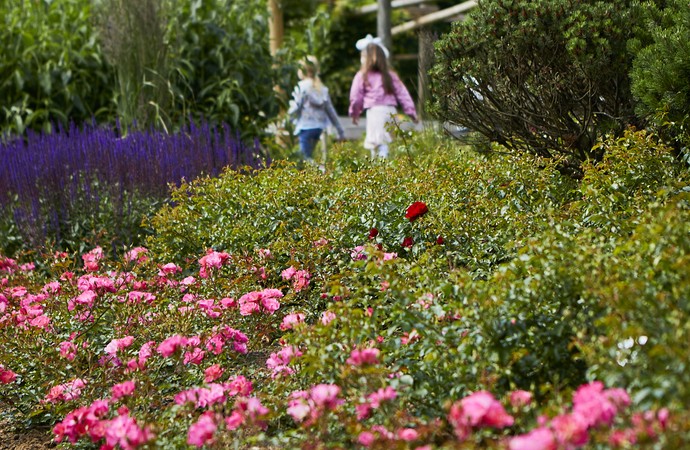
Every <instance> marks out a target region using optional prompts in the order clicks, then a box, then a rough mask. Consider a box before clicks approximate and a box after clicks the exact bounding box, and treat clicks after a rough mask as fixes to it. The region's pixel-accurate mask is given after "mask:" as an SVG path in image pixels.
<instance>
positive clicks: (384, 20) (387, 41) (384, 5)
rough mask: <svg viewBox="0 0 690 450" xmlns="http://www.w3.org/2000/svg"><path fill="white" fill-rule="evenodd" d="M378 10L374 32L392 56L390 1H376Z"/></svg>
mask: <svg viewBox="0 0 690 450" xmlns="http://www.w3.org/2000/svg"><path fill="white" fill-rule="evenodd" d="M378 3H379V9H378V13H377V16H376V31H377V34H378V37H380V38H381V41H382V42H383V45H385V46H386V48H387V49H388V51H389V52H390V57H392V55H393V38H392V35H391V10H392V7H391V0H378Z"/></svg>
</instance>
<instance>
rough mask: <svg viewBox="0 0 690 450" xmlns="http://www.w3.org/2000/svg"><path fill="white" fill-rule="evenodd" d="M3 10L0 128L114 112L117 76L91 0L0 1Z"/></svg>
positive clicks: (37, 126) (43, 125) (39, 126)
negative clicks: (106, 58) (97, 35)
mask: <svg viewBox="0 0 690 450" xmlns="http://www.w3.org/2000/svg"><path fill="white" fill-rule="evenodd" d="M0 16H1V17H2V25H0V55H2V56H1V57H0V80H2V81H0V98H2V99H3V103H2V105H1V108H2V109H1V110H0V134H6V133H9V132H12V133H19V134H21V133H23V132H24V130H26V129H33V130H44V131H46V130H48V129H50V126H51V123H56V122H61V123H63V124H66V123H67V122H69V121H70V120H73V121H76V122H80V123H81V122H84V121H89V120H91V119H92V118H95V119H96V120H99V121H103V120H108V119H110V118H111V117H112V104H111V97H112V95H111V92H112V88H111V86H112V84H113V82H114V78H113V75H112V72H111V71H110V69H109V67H108V66H107V65H106V63H105V61H104V60H103V57H102V54H101V49H100V47H99V45H98V42H97V41H96V40H95V39H94V29H93V26H92V23H91V22H90V18H91V4H90V2H85V1H83V0H66V1H61V2H49V1H29V2H22V4H21V7H19V6H17V5H16V4H15V3H13V2H2V4H0Z"/></svg>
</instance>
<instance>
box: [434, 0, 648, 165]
mask: <svg viewBox="0 0 690 450" xmlns="http://www.w3.org/2000/svg"><path fill="white" fill-rule="evenodd" d="M638 16H639V14H638V11H637V8H636V3H635V2H630V1H623V0H618V1H613V2H603V1H596V0H592V1H589V0H587V1H585V0H580V1H575V2H573V1H569V0H557V1H522V0H520V1H512V0H511V1H508V0H506V1H504V0H492V1H485V2H481V3H480V4H479V6H478V7H477V8H475V9H474V10H473V11H472V12H471V14H470V17H469V19H468V20H466V21H463V22H458V23H457V24H456V26H455V27H454V29H453V31H452V32H451V33H449V34H447V35H445V36H443V37H442V39H441V40H440V41H439V42H438V44H437V52H436V53H437V55H436V57H437V63H436V65H435V67H434V68H433V70H432V78H433V83H432V91H433V94H434V96H435V101H434V102H435V110H436V114H437V115H438V116H439V117H440V118H442V119H444V120H448V121H450V122H452V123H455V124H459V125H462V126H464V127H467V128H469V129H471V130H475V131H478V132H480V133H481V134H483V135H484V136H486V137H487V138H488V139H490V140H491V141H493V142H498V143H500V144H502V145H503V146H505V147H507V148H509V149H513V150H518V151H527V152H531V153H534V154H536V155H540V156H542V157H564V158H565V161H564V162H563V164H564V165H565V166H566V167H567V166H568V165H570V166H571V167H570V169H571V170H573V171H575V173H578V172H579V171H578V170H577V166H579V164H580V163H581V162H583V161H586V160H589V159H595V160H598V159H600V158H601V157H602V153H601V150H602V149H601V148H593V145H594V143H595V142H596V140H597V139H598V138H599V136H601V135H603V134H604V133H606V132H609V131H616V132H618V131H622V129H623V128H624V126H625V125H627V124H628V123H631V122H633V121H634V114H633V102H632V95H631V94H630V87H629V80H628V73H629V71H630V68H631V66H632V58H633V55H632V54H631V53H629V52H628V51H627V50H626V44H627V41H628V40H629V39H630V38H632V37H635V36H636V32H637V31H638V29H639V26H640V24H639V23H638Z"/></svg>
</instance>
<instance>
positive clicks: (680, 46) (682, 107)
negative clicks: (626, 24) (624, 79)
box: [631, 1, 690, 141]
mask: <svg viewBox="0 0 690 450" xmlns="http://www.w3.org/2000/svg"><path fill="white" fill-rule="evenodd" d="M687 6H688V5H687V4H686V3H685V2H682V1H670V2H666V5H665V7H663V8H654V6H653V3H652V4H651V5H650V6H649V9H650V19H649V22H650V25H649V26H650V28H651V33H652V38H653V43H651V44H650V45H648V46H646V47H645V46H644V45H643V43H636V46H635V47H636V48H635V50H637V56H636V57H635V61H634V65H633V70H632V72H631V78H632V92H633V94H634V95H635V97H636V98H637V99H638V104H637V111H638V113H639V114H640V115H641V116H642V117H644V118H646V119H648V120H650V121H651V122H652V123H653V124H655V125H656V126H657V127H659V128H660V129H661V130H665V131H666V133H668V136H669V137H671V138H676V139H679V140H680V141H683V140H687V136H688V131H687V127H688V118H689V114H690V87H688V83H687V80H688V78H689V77H690V60H689V59H688V58H690V57H689V56H688V55H689V54H690V44H689V43H688V40H687V39H686V36H687V35H688V32H690V12H689V11H688V8H687Z"/></svg>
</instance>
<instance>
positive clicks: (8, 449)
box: [0, 403, 57, 450]
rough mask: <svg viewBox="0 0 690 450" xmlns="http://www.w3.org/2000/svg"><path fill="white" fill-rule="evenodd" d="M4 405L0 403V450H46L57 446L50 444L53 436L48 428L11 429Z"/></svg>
mask: <svg viewBox="0 0 690 450" xmlns="http://www.w3.org/2000/svg"><path fill="white" fill-rule="evenodd" d="M5 409H6V405H3V404H2V403H0V450H46V449H54V448H55V446H56V445H57V444H55V443H54V442H52V439H53V435H52V433H51V432H50V428H48V427H43V428H35V429H32V430H19V429H17V428H15V427H13V426H12V425H11V424H10V423H9V421H8V420H7V419H5V418H4V416H5V415H4V414H3V412H4V411H5Z"/></svg>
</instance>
